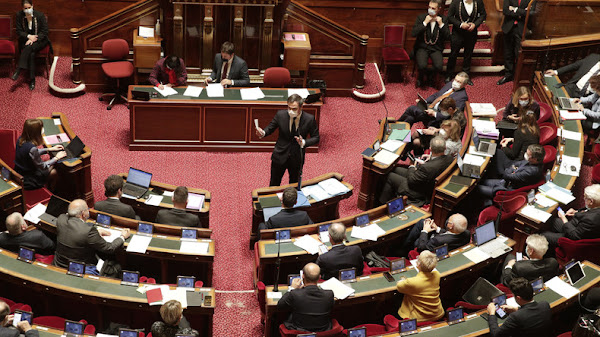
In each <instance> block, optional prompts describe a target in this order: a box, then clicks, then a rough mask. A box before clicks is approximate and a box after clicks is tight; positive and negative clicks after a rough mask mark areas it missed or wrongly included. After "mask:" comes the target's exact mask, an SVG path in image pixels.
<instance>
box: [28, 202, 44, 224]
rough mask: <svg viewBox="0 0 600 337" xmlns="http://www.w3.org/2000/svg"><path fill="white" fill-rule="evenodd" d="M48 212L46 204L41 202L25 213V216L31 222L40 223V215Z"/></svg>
mask: <svg viewBox="0 0 600 337" xmlns="http://www.w3.org/2000/svg"><path fill="white" fill-rule="evenodd" d="M44 213H46V205H44V204H42V203H39V204H37V205H35V206H33V208H31V209H30V210H28V211H27V213H25V215H24V216H23V218H24V219H25V220H27V221H29V222H31V223H34V224H38V223H39V222H40V216H41V215H42V214H44Z"/></svg>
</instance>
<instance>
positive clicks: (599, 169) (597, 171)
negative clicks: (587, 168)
mask: <svg viewBox="0 0 600 337" xmlns="http://www.w3.org/2000/svg"><path fill="white" fill-rule="evenodd" d="M592 182H593V183H594V184H598V183H599V182H600V164H597V165H595V166H594V168H593V169H592Z"/></svg>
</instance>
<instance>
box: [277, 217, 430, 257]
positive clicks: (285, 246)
mask: <svg viewBox="0 0 600 337" xmlns="http://www.w3.org/2000/svg"><path fill="white" fill-rule="evenodd" d="M412 209H414V210H415V212H408V211H407V212H404V213H402V214H406V215H407V216H408V220H404V221H403V220H400V219H399V218H398V217H395V218H389V219H386V220H384V221H380V222H377V225H379V227H381V229H383V230H384V231H386V232H390V231H392V230H400V229H403V228H404V227H405V226H407V225H408V224H409V223H411V222H416V221H417V219H419V218H421V217H423V216H424V215H427V214H428V213H426V212H425V211H422V210H420V209H418V208H412ZM350 233H352V229H351V228H350V229H349V230H347V231H346V239H347V240H348V242H349V244H353V243H356V242H358V241H362V239H357V238H353V237H351V236H350ZM327 246H328V247H331V245H330V244H329V243H328V244H327ZM280 249H281V250H280V253H281V254H286V253H295V254H308V253H307V252H306V251H305V250H304V249H302V248H300V247H297V246H295V245H294V243H293V242H284V243H281V247H280ZM265 254H266V255H276V254H277V244H276V243H274V242H272V243H266V244H265Z"/></svg>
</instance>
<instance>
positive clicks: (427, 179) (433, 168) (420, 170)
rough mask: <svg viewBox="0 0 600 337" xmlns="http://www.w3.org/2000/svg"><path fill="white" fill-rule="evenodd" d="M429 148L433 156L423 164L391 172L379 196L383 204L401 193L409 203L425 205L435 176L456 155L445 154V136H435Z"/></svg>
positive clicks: (433, 185) (398, 168)
mask: <svg viewBox="0 0 600 337" xmlns="http://www.w3.org/2000/svg"><path fill="white" fill-rule="evenodd" d="M429 148H430V149H431V156H430V157H429V159H428V160H427V161H426V162H424V163H423V164H420V165H418V166H417V164H413V165H411V166H409V167H408V168H405V167H396V168H395V169H394V171H393V172H390V174H389V175H388V177H387V180H386V182H385V186H384V187H383V191H382V192H381V195H380V196H379V201H380V202H381V203H382V204H385V203H386V202H388V200H391V199H393V198H395V197H397V196H399V195H405V196H407V197H408V203H409V204H413V205H416V206H423V205H424V204H426V203H427V202H428V201H429V200H430V199H431V193H432V192H433V189H434V187H435V178H436V177H437V176H438V175H439V174H440V173H442V172H443V171H444V170H445V169H446V168H447V167H448V166H449V165H450V163H452V161H453V160H454V157H453V156H448V155H445V154H444V151H446V140H444V138H443V137H440V136H437V137H435V138H433V139H432V140H431V143H430V145H429Z"/></svg>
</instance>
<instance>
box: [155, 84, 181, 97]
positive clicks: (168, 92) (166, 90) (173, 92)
mask: <svg viewBox="0 0 600 337" xmlns="http://www.w3.org/2000/svg"><path fill="white" fill-rule="evenodd" d="M154 89H155V90H156V91H158V93H159V94H161V95H163V97H167V96H171V95H177V90H175V89H173V88H171V87H167V86H164V88H163V89H162V90H161V89H159V88H158V87H154Z"/></svg>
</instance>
